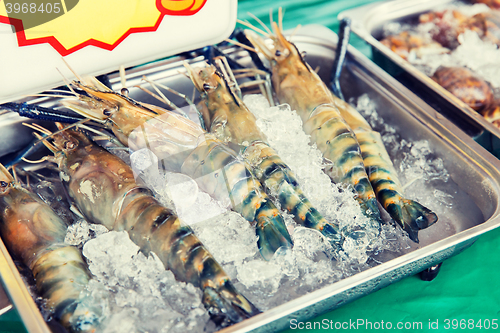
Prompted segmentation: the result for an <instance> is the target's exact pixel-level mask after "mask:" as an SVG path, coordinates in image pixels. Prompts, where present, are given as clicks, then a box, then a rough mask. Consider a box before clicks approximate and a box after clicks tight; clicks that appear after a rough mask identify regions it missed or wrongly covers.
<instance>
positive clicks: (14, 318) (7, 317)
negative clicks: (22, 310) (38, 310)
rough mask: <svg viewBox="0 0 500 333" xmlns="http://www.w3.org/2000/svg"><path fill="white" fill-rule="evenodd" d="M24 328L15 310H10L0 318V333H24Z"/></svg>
mask: <svg viewBox="0 0 500 333" xmlns="http://www.w3.org/2000/svg"><path fill="white" fill-rule="evenodd" d="M25 332H28V331H26V328H25V327H24V325H23V323H22V322H21V318H20V317H19V313H17V310H16V309H11V310H9V311H7V312H6V313H4V314H3V315H2V316H0V333H25Z"/></svg>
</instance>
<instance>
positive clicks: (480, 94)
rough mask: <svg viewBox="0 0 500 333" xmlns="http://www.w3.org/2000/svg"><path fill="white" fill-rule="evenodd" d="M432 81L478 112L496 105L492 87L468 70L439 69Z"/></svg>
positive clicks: (461, 68) (459, 68)
mask: <svg viewBox="0 0 500 333" xmlns="http://www.w3.org/2000/svg"><path fill="white" fill-rule="evenodd" d="M432 79H433V80H434V81H436V82H437V83H438V84H439V85H440V86H442V87H443V88H444V89H446V90H448V91H449V92H451V93H452V94H453V95H455V96H456V97H458V98H459V99H460V100H461V101H463V102H464V103H466V104H467V105H469V106H470V107H471V108H473V109H474V110H476V111H478V112H483V111H486V110H489V109H491V108H492V106H493V104H494V103H495V101H494V96H493V90H492V89H491V87H490V85H489V84H488V83H486V81H484V80H483V79H481V78H480V77H478V76H477V75H476V74H474V73H473V72H472V71H470V70H469V69H467V68H464V67H439V68H438V69H437V70H436V72H435V73H434V75H433V76H432Z"/></svg>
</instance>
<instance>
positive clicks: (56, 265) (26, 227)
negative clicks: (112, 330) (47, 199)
mask: <svg viewBox="0 0 500 333" xmlns="http://www.w3.org/2000/svg"><path fill="white" fill-rule="evenodd" d="M0 211H1V215H0V218H1V221H0V235H1V236H2V239H3V241H4V242H5V245H6V246H7V248H8V249H9V252H10V253H12V254H13V255H14V256H16V257H18V258H20V259H21V260H22V261H23V263H24V264H25V265H26V266H28V267H29V269H30V270H31V271H32V272H33V276H34V278H35V281H36V287H37V290H38V291H39V293H40V295H41V296H42V297H43V298H45V299H47V300H48V306H49V307H50V308H52V310H53V316H54V318H55V319H56V320H58V321H59V322H60V323H61V324H62V325H63V326H64V327H66V328H67V329H69V330H71V331H72V332H93V331H94V330H95V328H96V326H97V325H98V324H99V321H100V319H101V315H102V313H101V311H100V309H99V308H98V307H92V308H88V307H86V306H83V305H82V303H81V302H80V301H79V297H80V293H81V292H82V291H84V290H85V288H86V287H87V285H88V282H89V280H90V278H91V274H90V271H89V270H88V267H87V263H86V262H85V260H84V259H83V258H82V255H81V253H80V251H79V250H78V249H77V248H76V247H74V246H70V245H67V244H65V243H64V237H65V235H66V230H67V227H68V225H67V224H66V222H64V221H63V220H62V219H61V218H60V217H59V216H58V215H57V214H56V213H55V212H54V211H53V210H52V208H50V207H49V206H48V205H47V204H45V203H44V202H43V201H41V200H40V199H39V198H38V197H37V196H36V195H35V194H34V193H32V192H30V191H28V190H26V189H25V188H23V187H22V186H21V185H20V184H19V183H18V182H17V181H15V179H14V178H13V177H12V176H11V174H10V173H9V172H8V171H7V169H5V167H4V166H3V165H1V164H0ZM77 306H78V310H77ZM82 306H83V308H82ZM75 310H77V311H75Z"/></svg>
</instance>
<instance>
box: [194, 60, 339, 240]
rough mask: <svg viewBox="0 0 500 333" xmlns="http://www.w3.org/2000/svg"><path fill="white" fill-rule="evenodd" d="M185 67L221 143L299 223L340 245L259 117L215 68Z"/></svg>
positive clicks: (336, 233) (334, 229)
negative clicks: (228, 145)
mask: <svg viewBox="0 0 500 333" xmlns="http://www.w3.org/2000/svg"><path fill="white" fill-rule="evenodd" d="M184 66H185V67H186V69H187V71H188V73H189V76H190V78H191V80H192V81H193V83H194V85H195V87H196V88H197V89H198V91H199V92H200V94H201V96H202V100H203V102H204V107H203V108H202V109H201V110H202V112H203V119H204V120H205V127H206V128H207V129H209V130H210V132H212V133H214V134H215V135H217V136H218V137H219V139H221V140H227V141H229V142H232V143H233V144H236V145H238V146H239V147H240V154H241V155H242V156H244V157H245V159H246V160H247V161H248V162H249V164H250V165H251V166H252V167H253V168H254V174H255V175H256V177H257V178H258V180H259V181H260V182H261V183H262V184H263V185H264V187H266V189H267V190H268V191H269V192H270V194H273V195H275V196H276V197H277V199H278V200H279V202H280V204H281V206H282V207H283V208H285V209H287V210H288V211H289V212H291V213H292V214H293V216H294V218H295V221H296V222H297V223H299V224H301V225H303V226H306V227H309V228H313V229H317V230H319V231H320V232H322V233H323V234H324V235H325V236H327V237H328V238H330V239H333V240H334V241H339V238H340V235H339V231H338V227H337V226H336V225H333V224H330V223H328V221H326V219H325V218H324V217H323V216H321V214H320V213H319V212H318V211H317V210H316V209H315V208H314V207H313V205H312V204H311V202H310V201H309V200H308V199H307V197H306V196H305V194H304V193H303V191H302V190H301V188H300V186H299V183H298V181H297V179H296V177H295V175H294V173H293V172H292V170H290V168H289V167H288V166H287V165H286V164H285V162H283V161H282V159H281V158H280V157H279V156H278V154H277V153H276V151H275V150H274V149H273V148H272V147H270V146H269V144H268V143H267V138H266V136H265V135H264V134H263V133H262V132H261V131H260V130H259V128H258V127H257V124H256V118H255V116H254V115H253V114H252V113H251V112H250V110H249V109H248V108H247V107H246V106H245V104H244V103H243V101H242V100H241V99H240V98H239V97H238V96H237V95H236V94H234V93H233V92H232V91H231V89H230V88H229V85H228V84H227V82H226V81H225V79H224V78H223V77H222V74H221V73H219V72H218V71H217V69H216V68H215V66H207V67H205V68H197V69H194V68H192V67H191V66H190V65H189V64H187V63H185V64H184ZM229 70H230V69H229Z"/></svg>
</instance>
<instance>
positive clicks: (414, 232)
mask: <svg viewBox="0 0 500 333" xmlns="http://www.w3.org/2000/svg"><path fill="white" fill-rule="evenodd" d="M387 212H388V213H389V214H390V215H391V216H392V218H393V219H394V220H395V221H396V222H397V223H398V224H399V225H401V227H402V228H403V230H404V231H406V232H407V233H408V236H409V237H410V239H411V240H412V241H414V242H415V243H418V242H419V240H418V231H419V230H422V229H425V228H427V227H429V226H431V225H432V224H434V223H436V221H437V220H438V217H437V215H436V214H435V213H434V212H433V211H431V210H430V209H428V208H426V207H424V206H422V205H421V204H419V203H418V202H416V201H413V200H407V199H405V200H402V205H397V204H395V203H393V204H389V205H388V206H387Z"/></svg>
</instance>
